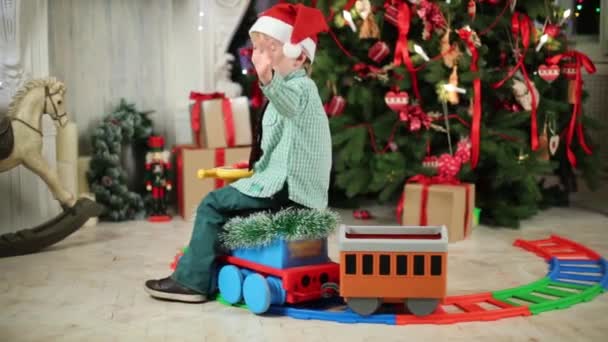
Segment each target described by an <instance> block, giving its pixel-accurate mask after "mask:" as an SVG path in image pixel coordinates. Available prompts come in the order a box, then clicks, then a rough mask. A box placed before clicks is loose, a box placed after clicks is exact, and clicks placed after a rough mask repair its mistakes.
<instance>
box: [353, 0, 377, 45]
mask: <svg viewBox="0 0 608 342" xmlns="http://www.w3.org/2000/svg"><path fill="white" fill-rule="evenodd" d="M355 8H356V9H357V12H359V15H360V16H361V18H362V19H363V23H362V24H361V27H360V28H359V38H361V39H378V38H380V29H379V28H378V25H377V24H376V16H375V15H374V12H373V11H372V6H371V4H370V3H369V0H358V1H357V2H356V3H355Z"/></svg>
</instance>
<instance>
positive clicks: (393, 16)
mask: <svg viewBox="0 0 608 342" xmlns="http://www.w3.org/2000/svg"><path fill="white" fill-rule="evenodd" d="M384 7H385V10H384V20H385V21H387V22H389V23H390V24H392V25H394V26H397V25H398V20H397V17H398V15H399V10H398V9H397V5H396V4H395V3H393V2H392V1H390V2H389V1H387V2H386V3H385V5H384Z"/></svg>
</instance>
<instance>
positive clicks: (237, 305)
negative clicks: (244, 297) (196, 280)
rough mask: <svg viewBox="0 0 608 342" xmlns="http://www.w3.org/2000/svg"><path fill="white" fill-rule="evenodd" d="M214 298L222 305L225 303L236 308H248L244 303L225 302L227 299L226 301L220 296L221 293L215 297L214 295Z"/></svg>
mask: <svg viewBox="0 0 608 342" xmlns="http://www.w3.org/2000/svg"><path fill="white" fill-rule="evenodd" d="M215 300H216V301H217V302H218V303H220V304H222V305H226V306H233V307H236V308H241V309H249V308H248V307H247V305H246V304H245V303H238V304H230V303H228V302H227V301H226V300H225V299H224V298H223V297H222V295H221V294H218V295H217V297H215Z"/></svg>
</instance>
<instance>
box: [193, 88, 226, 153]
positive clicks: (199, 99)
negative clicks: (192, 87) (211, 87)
mask: <svg viewBox="0 0 608 342" xmlns="http://www.w3.org/2000/svg"><path fill="white" fill-rule="evenodd" d="M223 97H224V94H223V93H197V92H194V91H191V92H190V100H194V105H193V106H192V110H191V111H190V126H192V130H193V131H194V134H195V137H194V141H195V142H196V145H198V146H202V144H201V135H200V134H199V133H200V131H201V104H202V103H203V102H204V101H207V100H211V99H220V98H223Z"/></svg>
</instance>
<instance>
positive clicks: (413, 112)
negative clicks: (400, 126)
mask: <svg viewBox="0 0 608 342" xmlns="http://www.w3.org/2000/svg"><path fill="white" fill-rule="evenodd" d="M399 120H401V121H403V122H409V126H408V128H409V130H410V131H412V132H415V131H419V130H420V129H421V128H422V127H423V126H424V128H426V129H428V128H429V127H430V126H431V121H432V119H431V117H430V116H428V115H427V114H426V113H425V112H424V111H423V110H422V108H420V106H418V105H411V106H410V105H408V106H406V108H404V110H402V111H401V112H399Z"/></svg>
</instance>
